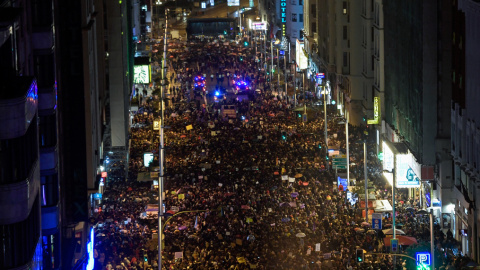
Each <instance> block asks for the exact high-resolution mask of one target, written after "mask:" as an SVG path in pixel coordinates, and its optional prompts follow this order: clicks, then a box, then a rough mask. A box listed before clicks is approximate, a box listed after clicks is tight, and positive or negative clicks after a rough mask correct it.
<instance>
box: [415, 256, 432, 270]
mask: <svg viewBox="0 0 480 270" xmlns="http://www.w3.org/2000/svg"><path fill="white" fill-rule="evenodd" d="M416 259H417V269H430V264H431V258H430V253H428V252H418V253H416Z"/></svg>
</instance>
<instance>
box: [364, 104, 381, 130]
mask: <svg viewBox="0 0 480 270" xmlns="http://www.w3.org/2000/svg"><path fill="white" fill-rule="evenodd" d="M378 122H380V98H379V97H374V98H373V119H372V120H367V124H369V125H378Z"/></svg>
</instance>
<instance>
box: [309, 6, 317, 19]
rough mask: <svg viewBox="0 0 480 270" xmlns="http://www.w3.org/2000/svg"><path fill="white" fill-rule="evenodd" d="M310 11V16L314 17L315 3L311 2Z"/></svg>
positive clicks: (315, 12) (315, 15) (315, 14)
mask: <svg viewBox="0 0 480 270" xmlns="http://www.w3.org/2000/svg"><path fill="white" fill-rule="evenodd" d="M310 12H311V14H312V17H313V18H316V17H317V5H315V4H311V5H310Z"/></svg>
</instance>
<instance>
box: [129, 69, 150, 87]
mask: <svg viewBox="0 0 480 270" xmlns="http://www.w3.org/2000/svg"><path fill="white" fill-rule="evenodd" d="M133 74H134V75H133V82H134V83H145V84H148V83H150V65H135V66H134V67H133Z"/></svg>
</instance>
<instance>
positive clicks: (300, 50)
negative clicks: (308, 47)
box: [295, 39, 308, 69]
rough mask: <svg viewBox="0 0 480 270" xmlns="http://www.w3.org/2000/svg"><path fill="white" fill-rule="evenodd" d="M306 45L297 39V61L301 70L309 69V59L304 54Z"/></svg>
mask: <svg viewBox="0 0 480 270" xmlns="http://www.w3.org/2000/svg"><path fill="white" fill-rule="evenodd" d="M304 46H305V44H304V43H303V41H300V40H298V39H297V45H296V46H295V61H296V63H297V65H298V68H299V69H306V68H307V67H308V58H307V56H306V55H305V52H304Z"/></svg>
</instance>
